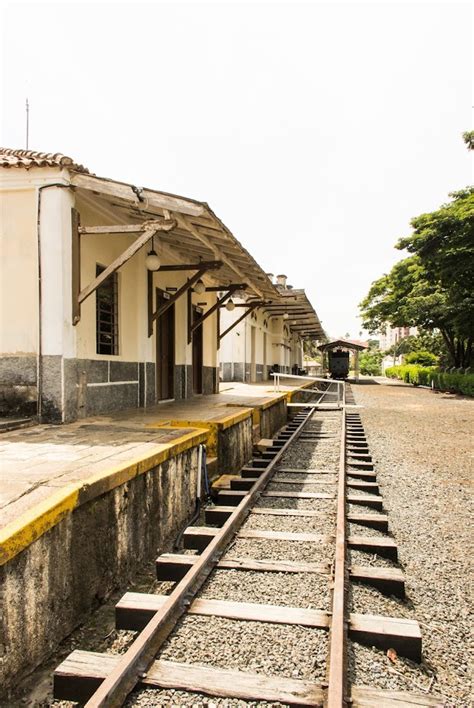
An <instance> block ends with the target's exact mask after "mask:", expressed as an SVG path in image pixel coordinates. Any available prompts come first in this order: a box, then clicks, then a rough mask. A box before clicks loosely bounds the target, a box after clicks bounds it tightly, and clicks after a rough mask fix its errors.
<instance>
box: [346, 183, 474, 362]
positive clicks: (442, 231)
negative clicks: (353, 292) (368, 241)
mask: <svg viewBox="0 0 474 708" xmlns="http://www.w3.org/2000/svg"><path fill="white" fill-rule="evenodd" d="M451 196H452V198H453V200H452V201H451V202H449V203H448V204H445V205H443V206H442V207H441V208H440V209H438V210H437V211H435V212H432V213H430V214H422V215H421V216H418V217H416V218H414V219H413V220H412V222H411V225H412V226H413V229H414V230H413V233H412V234H411V235H410V236H408V237H406V238H402V239H400V240H399V241H398V243H397V245H396V247H397V248H398V249H406V250H407V251H408V252H409V253H410V254H411V255H410V256H409V257H408V258H405V259H403V260H401V261H399V262H398V263H396V264H395V265H394V267H393V268H392V270H391V271H390V273H389V274H388V275H384V276H382V277H381V278H379V280H376V281H375V282H374V283H373V284H372V286H371V288H370V291H369V293H368V295H367V296H366V298H364V300H363V301H362V303H361V305H360V307H361V311H362V317H363V325H364V327H366V328H367V329H368V330H369V331H370V332H377V331H383V330H384V328H385V326H386V324H387V323H388V324H390V325H392V326H394V327H405V326H419V327H422V328H423V329H425V330H435V329H437V330H439V332H440V333H441V335H442V336H443V339H444V341H445V343H446V346H447V349H448V351H449V354H450V358H451V364H452V365H454V366H457V367H458V366H469V362H470V356H471V349H472V332H473V328H474V189H473V188H467V189H465V190H462V191H460V192H456V193H454V194H452V195H451Z"/></svg>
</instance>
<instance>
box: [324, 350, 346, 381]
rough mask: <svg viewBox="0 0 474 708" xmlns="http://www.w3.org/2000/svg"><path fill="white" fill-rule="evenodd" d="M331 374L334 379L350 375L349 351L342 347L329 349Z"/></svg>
mask: <svg viewBox="0 0 474 708" xmlns="http://www.w3.org/2000/svg"><path fill="white" fill-rule="evenodd" d="M328 359H329V375H330V376H331V378H332V379H347V377H348V376H349V352H345V351H343V350H342V349H332V350H331V349H330V350H329V351H328Z"/></svg>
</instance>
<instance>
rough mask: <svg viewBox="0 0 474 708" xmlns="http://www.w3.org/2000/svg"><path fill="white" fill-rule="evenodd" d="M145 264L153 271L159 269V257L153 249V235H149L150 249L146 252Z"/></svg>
mask: <svg viewBox="0 0 474 708" xmlns="http://www.w3.org/2000/svg"><path fill="white" fill-rule="evenodd" d="M145 265H146V267H147V269H148V270H151V271H155V270H159V269H160V266H161V259H160V257H159V256H158V254H157V252H156V251H155V237H154V236H152V237H151V251H149V252H148V253H147V257H146V258H145Z"/></svg>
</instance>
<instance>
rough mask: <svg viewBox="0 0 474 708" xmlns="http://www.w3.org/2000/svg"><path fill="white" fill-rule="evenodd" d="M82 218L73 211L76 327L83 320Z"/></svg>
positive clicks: (75, 210) (74, 320) (72, 255)
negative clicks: (81, 302)
mask: <svg viewBox="0 0 474 708" xmlns="http://www.w3.org/2000/svg"><path fill="white" fill-rule="evenodd" d="M79 228H80V216H79V212H78V211H77V209H74V207H73V208H72V209H71V260H72V277H71V281H72V282H71V289H72V324H73V325H76V324H77V323H78V322H79V321H80V319H81V305H80V302H79V293H80V292H81V237H80V234H79Z"/></svg>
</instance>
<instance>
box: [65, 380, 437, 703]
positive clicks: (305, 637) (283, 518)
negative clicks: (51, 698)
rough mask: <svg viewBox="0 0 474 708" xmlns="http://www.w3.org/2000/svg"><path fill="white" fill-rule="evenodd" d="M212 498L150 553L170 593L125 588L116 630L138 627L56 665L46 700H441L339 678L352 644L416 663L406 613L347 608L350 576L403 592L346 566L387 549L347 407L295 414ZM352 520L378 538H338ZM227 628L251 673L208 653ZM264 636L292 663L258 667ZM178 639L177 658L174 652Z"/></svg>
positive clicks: (357, 430) (391, 546) (374, 573)
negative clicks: (179, 544) (175, 549)
mask: <svg viewBox="0 0 474 708" xmlns="http://www.w3.org/2000/svg"><path fill="white" fill-rule="evenodd" d="M346 389H347V390H346V394H347V398H346V400H347V402H348V403H349V404H350V403H351V402H352V401H353V399H352V394H351V391H350V387H349V386H348V385H347V387H346ZM295 451H297V452H298V455H297V456H296V455H295ZM295 457H296V458H297V460H298V466H295V463H294V462H293V461H292V460H293V459H294V458H295ZM301 460H302V461H301ZM315 465H316V466H315ZM216 501H217V503H216V505H212V506H209V507H207V508H206V509H205V512H204V519H203V524H202V525H198V526H190V527H188V528H187V529H186V531H185V532H184V535H183V544H184V549H183V552H182V553H177V554H170V553H165V554H162V555H161V556H159V557H158V559H157V561H156V571H157V578H158V580H159V581H161V582H163V583H170V582H171V583H172V585H171V586H170V587H171V591H170V592H169V594H163V595H158V594H145V593H126V594H125V595H124V597H123V598H122V599H121V600H120V602H119V603H118V605H117V606H116V626H117V628H118V629H127V630H134V631H135V632H137V634H136V637H135V639H134V640H133V642H132V643H131V645H130V646H129V648H128V649H127V650H126V651H125V653H124V654H121V655H111V654H100V653H94V652H85V651H74V652H73V653H72V654H70V655H69V657H67V659H66V660H65V661H64V662H63V663H62V664H61V665H60V666H59V667H58V668H57V669H56V671H55V674H54V695H55V698H57V699H62V700H70V701H77V702H80V703H85V704H86V706H87V708H99V706H119V705H123V703H124V702H125V701H126V700H127V696H129V694H130V692H132V691H134V690H135V691H134V693H133V695H132V697H131V698H129V699H128V701H129V703H128V704H127V705H131V706H133V705H134V698H133V696H139V693H136V691H138V692H139V691H143V690H146V691H147V693H148V692H150V691H156V693H154V694H153V696H152V697H151V698H150V701H149V702H146V703H145V704H142V703H137V705H165V704H166V705H176V703H173V700H172V698H170V696H169V695H168V694H166V691H170V690H173V691H185V692H190V693H191V697H190V703H189V704H190V705H193V704H194V705H195V704H196V703H195V699H196V694H203V695H205V696H213V697H217V699H219V698H220V699H222V698H224V699H239V700H241V701H249V702H253V704H255V703H257V704H260V705H266V704H267V703H271V704H273V705H275V704H278V705H306V706H319V705H321V706H322V705H327V706H329V707H330V708H340V706H345V705H352V706H361V707H362V706H372V707H374V708H375V707H376V706H377V707H383V706H387V707H390V706H393V707H395V706H397V707H398V708H400V707H401V706H422V705H425V706H435V705H439V702H438V701H437V700H436V699H435V698H434V697H431V696H428V695H426V694H422V693H418V694H415V693H412V692H410V693H409V692H403V691H390V690H381V689H378V688H376V687H373V686H370V685H367V686H356V685H350V681H349V674H348V668H347V652H348V644H349V642H361V643H365V644H368V645H370V646H375V647H378V648H380V649H383V650H385V651H386V650H392V651H395V652H396V653H397V654H398V655H400V656H406V657H409V658H410V659H412V660H414V661H420V659H421V633H420V628H419V626H418V623H417V622H415V621H413V620H407V619H403V618H394V617H385V616H379V615H376V614H358V613H353V612H350V611H349V609H348V603H347V595H348V588H349V585H350V584H351V583H366V584H368V585H371V586H372V587H374V588H376V589H377V590H379V591H380V592H383V593H387V594H391V595H395V596H398V597H402V598H403V597H404V594H405V579H404V576H403V574H402V572H401V571H400V570H398V569H396V568H391V567H377V566H375V567H374V566H372V565H362V564H361V565H356V564H354V563H353V564H352V565H350V564H349V553H350V551H361V552H365V553H367V552H370V553H372V554H374V555H377V556H380V557H385V558H389V559H396V558H397V547H396V544H395V542H394V540H393V538H392V537H390V536H389V535H388V519H387V516H386V515H385V514H384V513H383V500H382V498H381V496H380V495H379V489H378V485H377V480H376V473H375V471H374V464H373V461H372V458H371V456H370V452H369V447H368V444H367V439H366V437H365V433H364V429H363V426H362V424H361V420H360V416H359V414H358V413H357V411H355V410H354V409H352V408H351V407H348V408H345V409H343V410H342V411H336V410H334V409H332V410H326V411H324V410H315V409H314V408H308V409H301V410H300V411H299V412H298V414H297V415H296V416H295V417H294V418H293V419H292V420H291V421H290V422H289V423H288V424H287V426H286V427H285V428H283V429H282V430H281V431H280V433H279V434H278V435H277V436H276V437H275V439H274V440H273V444H272V446H271V447H269V448H267V449H266V451H265V452H264V453H263V454H261V455H259V456H255V457H254V459H253V460H252V461H251V462H250V463H249V464H248V465H246V466H245V467H244V468H242V470H241V472H240V476H239V477H238V478H236V479H233V480H232V481H231V486H230V489H226V490H221V491H220V492H219V494H218V497H217V500H216ZM354 525H356V528H358V529H360V528H366V529H376V530H378V531H380V532H381V533H380V534H378V535H365V534H364V533H358V534H357V535H356V534H354V533H348V529H349V528H354ZM274 548H276V549H277V550H276V552H274V551H273V550H272V549H274ZM164 587H166V585H164ZM308 594H309V595H310V597H308ZM249 595H250V596H251V598H252V599H253V600H255V599H256V600H258V601H252V602H249V601H247V600H248V597H249ZM211 622H215V623H216V624H215V625H214V624H213V625H212V626H211V625H210V623H211ZM209 626H211V630H212V632H213V633H214V636H213V639H214V641H213V643H212V645H211V646H209V648H207V646H206V629H208V627H209ZM275 628H276V629H275ZM235 629H237V630H238V631H237V633H236V634H235V637H236V638H234V639H231V640H230V641H231V642H234V646H235V647H236V651H235V653H236V654H239V652H238V650H237V645H238V643H239V641H240V642H241V643H242V645H243V646H244V647H246V646H247V645H246V644H245V642H249V639H248V635H249V633H250V636H251V637H252V635H253V636H254V637H255V640H254V642H252V640H251V639H250V642H249V644H248V649H245V651H248V653H249V656H250V655H252V660H250V659H249V663H250V664H251V665H252V666H255V665H256V666H257V667H258V666H260V670H259V669H258V668H257V670H255V669H254V670H252V671H250V670H248V668H247V669H245V670H243V669H242V666H241V665H239V662H237V664H238V665H237V666H236V665H235V661H234V658H235V657H234V656H233V655H232V652H230V654H229V653H226V652H224V651H222V652H221V651H220V650H219V637H222V645H223V644H224V642H225V641H227V640H226V637H228V636H232V631H233V630H235ZM185 630H186V631H185ZM276 630H278V631H276ZM272 631H273V632H274V634H273V635H272V634H271V632H272ZM265 632H267V634H265ZM268 632H270V634H268ZM285 632H286V634H285ZM216 633H217V634H218V641H217V644H216V642H215V635H216ZM268 637H269V638H268ZM272 637H273V642H274V643H275V644H278V642H280V644H281V647H282V648H281V651H282V652H283V654H284V653H285V651H286V649H285V646H284V645H285V643H288V644H291V656H292V657H293V658H294V656H296V660H295V661H296V663H297V664H298V661H300V662H301V668H298V667H297V668H296V670H292V672H291V674H290V675H288V673H287V671H286V670H285V669H283V670H276V669H275V668H273V669H272V668H270V669H268V667H267V668H265V669H264V670H262V668H261V665H259V663H258V661H259V659H258V657H259V656H260V658H261V655H262V654H265V652H268V653H269V654H271V653H272ZM260 641H261V642H262V647H261V651H260V655H259V652H258V649H259V642H260ZM183 642H184V658H185V659H186V660H185V661H184V662H183V661H181V660H179V661H178V660H176V655H177V654H179V656H180V657H181V655H182V654H183V650H182V649H183ZM265 642H266V643H265ZM252 643H253V644H254V645H255V647H252V646H251V645H252ZM179 647H181V653H179V652H178V651H177V648H179ZM265 647H266V648H265ZM254 649H255V655H254V651H253V650H254ZM239 656H240V654H239ZM210 659H211V660H210ZM262 661H263V659H262ZM226 662H228V664H227V663H226ZM252 662H253V663H252ZM255 662H256V663H255ZM284 662H285V660H283V663H284ZM229 664H230V665H229ZM293 666H294V664H293ZM295 674H296V675H295ZM163 692H165V693H163ZM165 694H166V695H165ZM193 695H194V699H193V697H192V696H193ZM162 698H163V700H162ZM178 704H179V705H183V702H182V700H180V701H179V703H178ZM186 705H187V704H186Z"/></svg>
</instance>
